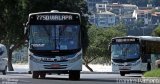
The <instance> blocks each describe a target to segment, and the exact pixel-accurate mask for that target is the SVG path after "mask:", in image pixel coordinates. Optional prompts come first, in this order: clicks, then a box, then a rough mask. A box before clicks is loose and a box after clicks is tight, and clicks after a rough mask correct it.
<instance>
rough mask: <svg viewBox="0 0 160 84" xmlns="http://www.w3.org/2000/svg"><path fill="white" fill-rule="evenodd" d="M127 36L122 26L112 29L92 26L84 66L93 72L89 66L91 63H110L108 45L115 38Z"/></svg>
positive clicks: (89, 31)
mask: <svg viewBox="0 0 160 84" xmlns="http://www.w3.org/2000/svg"><path fill="white" fill-rule="evenodd" d="M124 35H126V29H125V27H124V26H123V25H122V24H120V25H117V26H115V27H111V28H96V27H95V26H91V27H90V28H89V30H88V36H89V46H88V48H87V51H86V54H85V56H84V58H83V59H84V64H85V66H86V67H87V68H88V69H89V70H90V71H93V70H92V69H91V68H90V67H89V66H88V64H89V63H91V62H94V63H99V64H108V63H110V55H109V51H108V45H109V43H110V41H111V39H112V38H113V37H116V36H124Z"/></svg>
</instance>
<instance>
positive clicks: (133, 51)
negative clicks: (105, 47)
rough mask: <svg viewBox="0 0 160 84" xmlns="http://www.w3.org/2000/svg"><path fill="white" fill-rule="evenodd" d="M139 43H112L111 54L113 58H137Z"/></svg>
mask: <svg viewBox="0 0 160 84" xmlns="http://www.w3.org/2000/svg"><path fill="white" fill-rule="evenodd" d="M139 53H140V49H139V44H113V45H112V46H111V56H112V58H113V59H135V58H139Z"/></svg>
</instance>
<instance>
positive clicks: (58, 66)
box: [52, 64, 60, 68]
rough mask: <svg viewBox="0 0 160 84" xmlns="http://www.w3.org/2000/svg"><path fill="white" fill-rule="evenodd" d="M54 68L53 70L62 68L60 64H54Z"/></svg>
mask: <svg viewBox="0 0 160 84" xmlns="http://www.w3.org/2000/svg"><path fill="white" fill-rule="evenodd" d="M52 67H53V68H60V65H59V64H52Z"/></svg>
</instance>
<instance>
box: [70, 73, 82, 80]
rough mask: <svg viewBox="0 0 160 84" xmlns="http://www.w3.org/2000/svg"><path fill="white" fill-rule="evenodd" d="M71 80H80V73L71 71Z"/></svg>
mask: <svg viewBox="0 0 160 84" xmlns="http://www.w3.org/2000/svg"><path fill="white" fill-rule="evenodd" d="M69 80H80V71H69Z"/></svg>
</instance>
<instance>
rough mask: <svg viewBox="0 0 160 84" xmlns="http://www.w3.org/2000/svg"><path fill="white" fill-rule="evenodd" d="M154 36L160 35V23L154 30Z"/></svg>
mask: <svg viewBox="0 0 160 84" xmlns="http://www.w3.org/2000/svg"><path fill="white" fill-rule="evenodd" d="M153 35H154V36H160V25H159V26H157V27H156V28H155V29H154V31H153Z"/></svg>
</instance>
